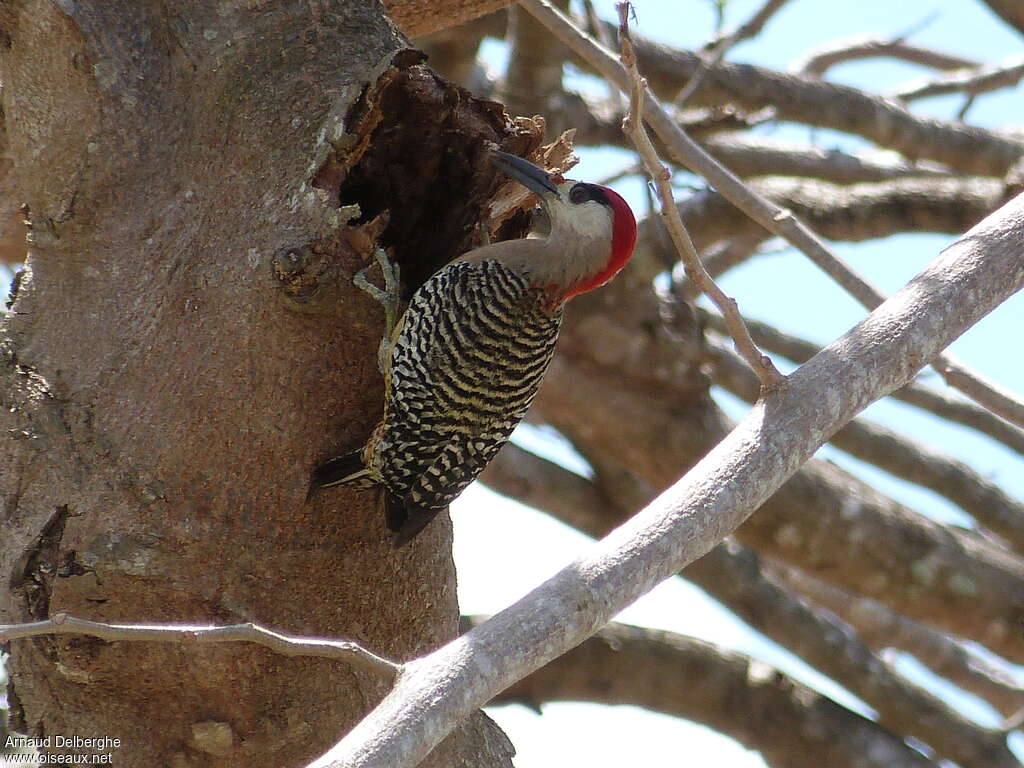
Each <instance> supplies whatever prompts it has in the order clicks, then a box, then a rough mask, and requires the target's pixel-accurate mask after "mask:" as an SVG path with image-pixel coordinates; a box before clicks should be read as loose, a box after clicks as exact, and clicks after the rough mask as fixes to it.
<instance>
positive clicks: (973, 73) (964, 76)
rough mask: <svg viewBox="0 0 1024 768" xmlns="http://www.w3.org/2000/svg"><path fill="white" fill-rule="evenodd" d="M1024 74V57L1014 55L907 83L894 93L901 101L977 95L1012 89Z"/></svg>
mask: <svg viewBox="0 0 1024 768" xmlns="http://www.w3.org/2000/svg"><path fill="white" fill-rule="evenodd" d="M1022 77H1024V58H1021V57H1020V56H1011V57H1010V58H1008V59H1006V60H1005V61H1003V62H1002V63H1000V64H993V65H990V66H981V67H976V68H973V69H968V70H961V71H958V72H952V73H950V74H948V75H943V76H942V77H936V78H933V79H930V80H924V81H919V82H917V83H913V84H910V85H906V86H904V87H902V88H900V89H898V90H897V91H896V92H895V93H893V94H892V95H893V97H894V98H897V99H900V100H901V101H914V100H915V99H926V98H928V97H930V96H943V95H945V94H948V93H966V94H969V95H970V96H977V95H978V94H981V93H990V92H991V91H996V90H999V89H1000V88H1012V87H1014V86H1015V85H1017V83H1019V82H1020V80H1021V78H1022Z"/></svg>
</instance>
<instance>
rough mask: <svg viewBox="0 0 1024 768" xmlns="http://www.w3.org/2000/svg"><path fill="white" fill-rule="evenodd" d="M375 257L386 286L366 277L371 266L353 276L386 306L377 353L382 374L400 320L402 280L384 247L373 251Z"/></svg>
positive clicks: (388, 358)
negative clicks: (378, 284)
mask: <svg viewBox="0 0 1024 768" xmlns="http://www.w3.org/2000/svg"><path fill="white" fill-rule="evenodd" d="M373 258H374V260H376V262H377V264H378V265H379V266H380V271H381V274H382V275H383V276H384V288H383V289H381V288H378V287H377V286H376V285H374V284H373V283H371V282H370V281H369V279H368V278H367V277H366V273H367V272H368V271H369V270H370V267H366V268H365V269H362V270H360V271H359V272H357V273H356V275H355V276H354V277H353V278H352V282H353V283H354V284H355V286H356V288H359V289H360V290H361V291H365V292H366V293H368V294H370V295H371V296H372V297H373V298H374V299H376V300H377V301H379V302H380V303H381V304H382V305H383V306H384V323H385V328H384V338H382V339H381V341H380V349H379V350H378V353H377V365H378V367H379V368H380V372H381V374H382V375H385V371H386V370H387V368H388V361H389V360H390V359H391V346H392V345H391V333H392V331H394V329H395V324H396V323H397V322H398V309H399V305H400V302H401V299H402V297H401V282H400V280H399V271H398V265H397V264H392V263H391V261H390V260H389V259H388V255H387V253H386V252H385V251H384V249H383V248H377V249H376V250H375V251H374V252H373Z"/></svg>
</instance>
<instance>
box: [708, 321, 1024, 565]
mask: <svg viewBox="0 0 1024 768" xmlns="http://www.w3.org/2000/svg"><path fill="white" fill-rule="evenodd" d="M708 347H709V349H710V350H711V352H712V354H713V356H714V359H715V363H714V364H715V372H716V376H715V380H716V381H717V382H718V383H719V384H721V385H722V386H724V387H725V388H726V389H727V390H729V391H730V392H732V393H733V394H734V395H736V396H737V397H740V398H742V399H744V400H746V401H748V402H751V403H753V402H755V401H756V400H757V397H758V386H757V378H756V377H755V376H754V375H753V373H752V372H751V371H750V369H749V368H748V367H747V366H746V365H744V361H743V360H742V359H740V358H739V357H737V356H736V355H734V354H733V353H732V352H731V351H730V350H729V349H728V348H727V347H726V346H725V345H724V344H721V343H718V342H715V341H714V340H712V339H709V340H708ZM829 442H830V443H831V444H832V445H834V446H836V447H837V448H839V449H840V450H841V451H844V452H846V453H848V454H850V455H851V456H855V457H857V458H858V459H860V460H861V461H866V462H868V463H869V464H873V465H875V466H876V467H879V468H880V469H883V470H885V471H886V472H888V473H890V474H892V475H895V476H896V477H899V478H902V479H903V480H906V481H907V482H910V483H915V484H917V485H920V486H922V487H924V488H928V489H929V490H932V491H934V492H935V493H937V494H939V495H940V496H944V497H945V498H947V499H949V500H950V501H951V502H953V503H954V504H956V505H957V506H959V507H960V508H961V509H962V510H964V511H965V512H967V514H969V515H971V516H972V517H973V518H974V519H975V520H977V521H978V523H980V524H981V525H982V526H985V527H986V528H988V529H989V530H991V531H994V532H995V533H997V534H998V535H999V536H1001V537H1002V538H1003V539H1004V540H1005V541H1006V542H1007V543H1008V544H1009V545H1010V546H1011V547H1013V548H1014V549H1015V550H1016V551H1017V552H1018V553H1019V554H1021V555H1024V504H1021V503H1020V502H1019V501H1017V500H1016V499H1014V498H1012V497H1011V496H1009V495H1008V494H1007V493H1006V492H1005V491H1003V489H1002V488H1000V487H999V486H998V485H996V484H995V483H993V482H991V481H989V480H987V479H986V478H984V477H982V476H981V475H980V474H978V473H977V472H975V471H974V470H973V469H971V468H970V467H969V466H967V465H966V464H964V463H963V462H961V461H957V460H956V459H953V458H952V457H950V456H947V455H945V454H942V453H940V452H938V451H935V450H933V449H931V448H929V447H928V446H926V445H922V444H920V443H916V442H914V441H913V440H910V439H909V438H906V437H903V436H902V435H899V434H897V433H896V432H893V431H892V430H889V429H886V428H885V427H883V426H881V425H879V424H875V423H873V422H870V421H868V420H866V419H860V418H858V419H853V420H852V421H850V423H848V424H847V425H846V426H845V427H843V428H842V429H840V430H839V431H838V432H836V433H835V434H834V435H832V437H831V438H829Z"/></svg>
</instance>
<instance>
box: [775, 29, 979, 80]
mask: <svg viewBox="0 0 1024 768" xmlns="http://www.w3.org/2000/svg"><path fill="white" fill-rule="evenodd" d="M883 57H884V58H892V59H900V60H901V61H909V62H911V63H914V64H920V65H921V66H924V67H932V68H933V69H940V70H944V71H947V72H948V71H951V70H956V69H970V68H973V67H978V66H980V64H979V63H978V62H976V61H972V60H971V59H965V58H962V57H960V56H954V55H952V54H949V53H943V52H941V51H933V50H932V49H930V48H922V47H920V46H917V45H911V44H910V43H907V42H905V38H904V37H898V38H895V39H892V40H876V39H873V38H868V39H859V40H848V41H846V42H841V43H836V44H833V45H831V46H829V47H828V48H823V49H821V50H819V51H815V52H814V53H812V54H811V55H810V56H808V57H807V58H806V59H804V60H803V61H799V62H797V63H796V64H795V65H793V68H792V71H794V72H798V73H800V74H801V75H807V76H808V77H816V78H820V77H824V75H825V73H826V72H827V71H828V70H829V69H831V68H832V67H834V66H835V65H836V64H840V63H842V62H845V61H855V60H857V59H874V58H883Z"/></svg>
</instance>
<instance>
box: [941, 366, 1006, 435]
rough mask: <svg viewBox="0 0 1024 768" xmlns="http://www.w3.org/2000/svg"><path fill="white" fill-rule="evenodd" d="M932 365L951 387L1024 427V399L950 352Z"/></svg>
mask: <svg viewBox="0 0 1024 768" xmlns="http://www.w3.org/2000/svg"><path fill="white" fill-rule="evenodd" d="M932 367H933V368H934V369H935V370H936V371H938V372H939V375H940V376H942V378H943V379H945V381H946V383H947V384H949V386H951V387H955V388H956V389H959V390H960V391H961V392H963V393H964V394H965V395H967V396H968V397H969V398H971V399H972V400H974V401H975V402H977V403H981V404H982V405H984V406H985V407H986V408H988V409H989V410H990V411H992V413H995V414H997V415H999V416H1002V417H1003V418H1004V419H1006V420H1007V421H1009V422H1011V423H1013V424H1016V425H1017V426H1018V427H1024V401H1022V400H1021V399H1020V397H1018V396H1017V395H1016V394H1014V393H1012V392H1009V391H1008V390H1005V389H1003V388H1002V387H1000V386H999V385H998V384H996V383H994V382H991V381H988V380H987V379H984V378H982V377H981V376H979V375H978V374H977V373H975V372H974V371H972V370H970V369H969V368H967V366H965V365H963V364H962V363H961V362H960V361H959V360H957V359H956V358H955V357H953V356H952V355H950V354H948V353H947V354H944V355H942V356H941V357H940V358H939V359H938V360H937V361H936V362H935V363H932Z"/></svg>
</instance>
